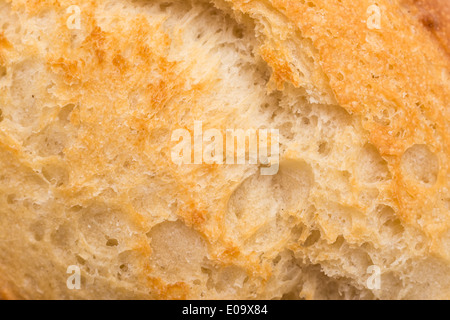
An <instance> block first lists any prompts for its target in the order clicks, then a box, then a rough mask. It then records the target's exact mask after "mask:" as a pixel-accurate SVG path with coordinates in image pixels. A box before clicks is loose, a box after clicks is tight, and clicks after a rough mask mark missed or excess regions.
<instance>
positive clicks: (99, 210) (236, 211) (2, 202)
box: [0, 0, 450, 299]
mask: <svg viewBox="0 0 450 320" xmlns="http://www.w3.org/2000/svg"><path fill="white" fill-rule="evenodd" d="M376 3H377V4H378V7H379V9H380V13H381V15H380V19H381V20H380V29H376V28H375V29H374V28H370V27H369V24H368V20H369V19H370V15H371V14H373V13H368V8H369V7H370V6H373V5H374V2H373V1H366V0H360V1H349V0H341V1H334V0H333V1H331V0H309V1H306V0H270V1H260V0H254V1H248V0H245V1H244V0H215V1H211V2H209V1H201V0H183V1H176V0H173V1H170V0H161V1H159V0H149V1H144V0H140V1H131V0H114V1H112V0H97V1H88V0H82V1H78V6H79V8H80V9H81V15H80V17H81V28H80V29H79V30H78V29H71V28H68V25H67V21H68V19H69V17H70V15H71V13H68V12H67V8H69V7H70V6H71V5H72V4H73V3H72V1H66V0H47V1H25V0H23V1H21V0H17V1H5V0H0V17H1V20H0V296H1V297H3V298H6V299H19V298H21V299H38V298H44V299H281V298H283V299H439V298H440V299H449V298H450V228H449V226H450V192H449V188H450V186H449V179H448V178H449V175H450V171H449V133H450V131H449V130H450V126H449V119H450V114H449V107H448V106H449V103H450V80H449V79H450V58H449V48H450V44H449V39H450V37H449V35H450V32H449V26H450V24H449V23H448V22H447V21H449V14H448V12H449V5H448V4H447V2H446V1H445V0H443V1H437V0H433V1H425V0H421V1H409V0H401V1H400V0H398V1H388V0H378V1H377V2H376ZM197 120H200V121H203V126H204V128H215V129H220V130H223V131H225V130H226V129H234V128H239V129H250V128H275V129H279V130H280V133H281V139H280V144H281V167H280V171H279V173H278V174H277V175H275V176H261V175H260V170H259V169H260V168H259V167H258V166H254V165H234V166H233V165H224V166H219V165H184V166H178V165H175V164H174V163H173V162H172V161H171V149H172V147H173V143H172V142H171V133H172V132H173V131H174V130H177V129H179V128H186V129H191V128H193V125H194V121H197ZM72 265H76V266H79V267H80V268H81V274H82V278H81V280H82V281H81V282H82V285H81V289H80V290H69V289H68V288H67V285H66V281H67V278H68V277H69V276H70V275H69V274H67V268H68V267H69V266H72ZM371 266H378V267H379V268H380V270H381V287H380V289H371V288H370V285H369V282H368V279H369V277H370V276H371V274H370V273H368V269H369V268H370V267H371Z"/></svg>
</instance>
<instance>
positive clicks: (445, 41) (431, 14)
mask: <svg viewBox="0 0 450 320" xmlns="http://www.w3.org/2000/svg"><path fill="white" fill-rule="evenodd" d="M404 4H405V5H406V6H407V7H408V9H410V13H412V14H413V15H415V17H416V18H417V19H418V20H419V21H420V22H421V23H422V24H423V25H424V26H425V28H426V29H427V30H429V31H430V32H431V33H432V34H433V35H434V36H435V37H436V38H437V39H438V41H439V42H440V43H441V45H442V46H443V47H444V48H445V50H446V51H447V53H449V54H450V2H449V1H448V0H404Z"/></svg>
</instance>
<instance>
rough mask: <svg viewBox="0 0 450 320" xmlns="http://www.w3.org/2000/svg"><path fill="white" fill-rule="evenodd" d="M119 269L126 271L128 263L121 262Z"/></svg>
mask: <svg viewBox="0 0 450 320" xmlns="http://www.w3.org/2000/svg"><path fill="white" fill-rule="evenodd" d="M119 268H120V270H122V271H123V272H127V271H128V265H126V264H122V265H120V267H119Z"/></svg>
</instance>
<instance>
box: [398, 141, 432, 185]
mask: <svg viewBox="0 0 450 320" xmlns="http://www.w3.org/2000/svg"><path fill="white" fill-rule="evenodd" d="M402 169H403V173H404V175H405V176H410V177H413V178H415V179H416V180H418V181H420V182H422V183H424V184H426V185H434V184H435V183H436V182H437V179H438V175H439V158H438V157H437V155H436V154H434V153H433V152H431V150H430V148H429V147H428V146H427V145H415V146H413V147H411V148H409V149H408V150H407V151H406V152H405V153H404V155H403V158H402Z"/></svg>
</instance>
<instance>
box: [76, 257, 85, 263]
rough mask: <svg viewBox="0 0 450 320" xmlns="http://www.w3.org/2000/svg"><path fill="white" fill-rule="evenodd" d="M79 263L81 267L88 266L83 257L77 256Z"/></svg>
mask: <svg viewBox="0 0 450 320" xmlns="http://www.w3.org/2000/svg"><path fill="white" fill-rule="evenodd" d="M76 258H77V262H78V263H79V264H81V265H85V264H86V259H83V258H82V257H81V256H79V255H77V256H76Z"/></svg>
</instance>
